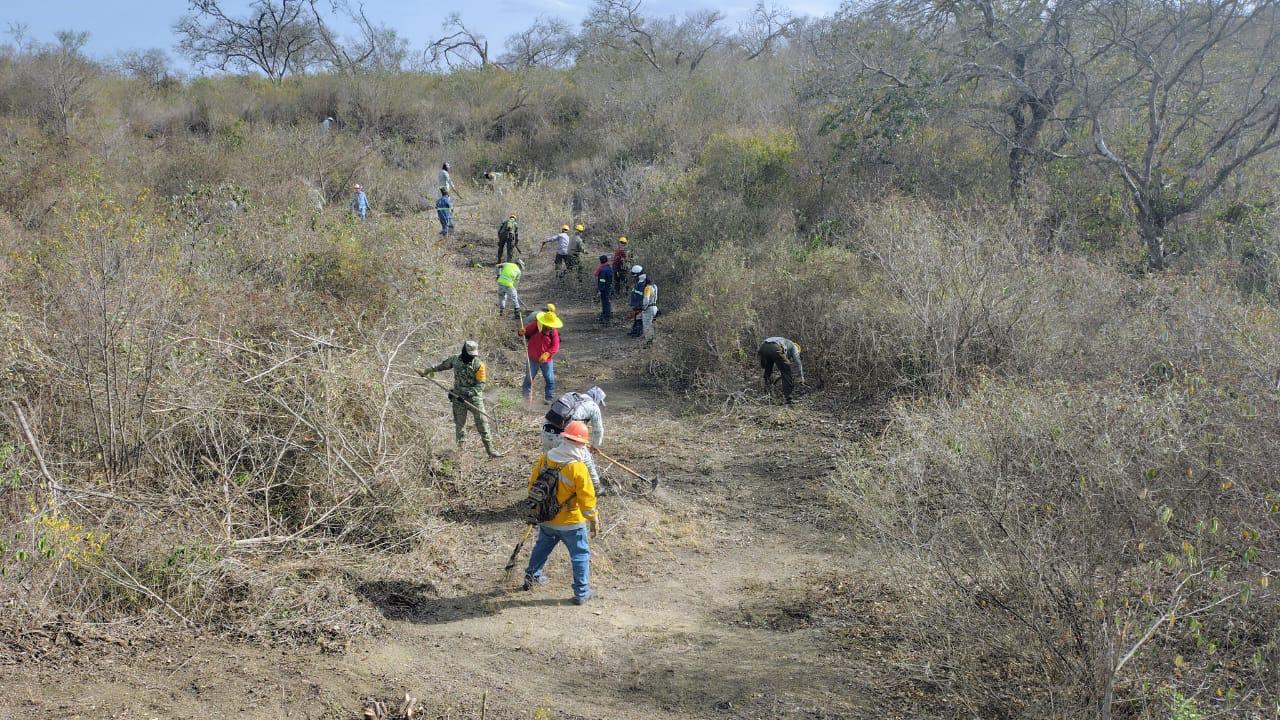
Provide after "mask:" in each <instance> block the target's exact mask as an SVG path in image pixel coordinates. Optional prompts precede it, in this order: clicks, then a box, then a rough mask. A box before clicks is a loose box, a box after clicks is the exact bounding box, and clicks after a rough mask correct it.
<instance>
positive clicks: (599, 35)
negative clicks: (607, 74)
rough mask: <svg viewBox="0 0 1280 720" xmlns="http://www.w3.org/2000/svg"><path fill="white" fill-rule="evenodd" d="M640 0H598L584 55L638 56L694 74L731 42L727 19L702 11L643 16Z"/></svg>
mask: <svg viewBox="0 0 1280 720" xmlns="http://www.w3.org/2000/svg"><path fill="white" fill-rule="evenodd" d="M640 5H641V0H596V2H595V4H594V5H592V6H591V10H590V11H589V12H588V13H587V17H586V19H585V20H583V21H582V29H583V38H582V40H583V45H582V48H583V51H584V52H586V53H587V54H590V53H593V52H599V51H608V52H613V53H634V54H636V55H639V57H640V58H641V59H642V60H644V62H646V63H647V64H648V65H649V66H650V67H652V68H653V69H654V70H657V71H659V72H665V71H666V70H669V69H673V68H679V67H681V66H684V67H685V68H687V69H688V71H689V72H691V73H692V72H694V71H695V70H697V69H698V66H699V65H701V64H702V62H703V61H704V60H706V58H707V57H708V55H709V54H710V53H711V51H712V50H714V49H715V48H717V47H719V46H721V45H724V44H726V43H727V42H728V39H727V38H726V37H725V34H724V32H723V31H722V29H721V27H720V23H721V22H722V21H723V20H724V15H722V14H721V13H719V12H717V11H713V10H698V11H695V12H692V13H689V14H687V15H685V16H683V17H676V18H668V19H665V20H657V19H653V18H650V17H647V16H645V15H642V14H641V13H640Z"/></svg>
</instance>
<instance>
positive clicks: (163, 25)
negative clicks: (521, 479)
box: [0, 0, 840, 60]
mask: <svg viewBox="0 0 1280 720" xmlns="http://www.w3.org/2000/svg"><path fill="white" fill-rule="evenodd" d="M364 4H365V9H366V11H367V13H368V15H369V17H370V19H372V20H374V21H375V22H381V23H385V24H387V25H389V26H391V27H394V28H395V29H396V30H398V31H399V32H400V34H401V35H403V36H405V37H407V38H408V39H409V42H410V46H411V47H412V48H413V49H415V50H416V49H421V48H422V47H424V46H425V45H426V43H427V42H429V41H430V40H431V39H433V37H434V36H435V35H436V34H437V31H438V30H439V29H440V23H441V21H443V20H444V18H445V17H446V16H447V15H448V14H449V13H450V12H454V11H457V12H458V13H460V14H461V15H462V19H463V21H465V22H466V23H467V24H468V26H471V27H473V28H474V29H475V30H477V31H478V32H481V33H484V34H485V35H486V36H487V37H488V39H489V42H490V46H491V47H495V48H497V47H501V45H502V42H503V40H505V39H506V37H507V36H508V35H510V34H511V33H513V32H516V31H517V30H520V29H522V28H524V27H527V26H528V25H529V24H530V23H531V22H532V21H533V20H534V19H535V18H537V17H538V16H540V15H558V16H560V17H563V18H565V19H566V20H569V21H570V22H572V23H575V24H576V23H577V22H579V21H580V20H581V19H582V16H583V15H584V14H585V13H586V10H587V7H588V5H589V2H588V1H582V2H567V1H566V0H489V1H485V0H476V1H474V2H468V3H444V2H428V1H427V0H364ZM773 4H776V5H779V6H783V7H789V8H791V10H792V11H793V12H795V13H796V14H798V15H805V14H807V15H824V14H828V13H831V12H834V11H835V10H836V9H838V8H839V5H840V2H839V0H773ZM248 5H249V0H226V6H227V7H228V8H232V7H246V6H248ZM754 5H755V2H754V0H730V1H729V2H718V3H717V2H710V3H704V2H699V0H692V2H690V1H689V0H685V2H679V1H676V0H647V1H646V2H645V3H644V4H643V5H642V6H641V10H642V12H644V13H645V14H649V15H672V14H677V13H683V12H686V11H688V10H692V9H697V8H700V7H707V8H715V9H718V10H720V11H721V12H723V13H725V15H727V16H728V18H729V22H730V24H731V25H732V24H736V23H737V22H738V21H739V20H740V19H742V18H744V17H746V16H747V15H748V14H749V13H750V11H751V8H752V7H753V6H754ZM186 8H187V3H186V1H185V0H47V2H31V1H30V0H26V1H23V0H0V29H4V28H5V27H7V26H8V24H9V23H22V24H24V25H27V26H28V28H29V29H28V36H29V37H31V38H32V39H36V40H51V39H52V38H53V34H54V33H55V32H56V31H58V30H87V31H88V32H89V34H90V35H89V45H88V51H89V52H90V54H92V55H94V56H96V57H102V58H105V57H110V56H112V55H114V54H115V53H116V52H117V51H119V50H127V49H132V48H136V49H147V48H154V47H158V48H161V49H163V50H165V51H167V52H168V53H169V54H170V55H171V56H172V55H175V53H174V51H173V44H174V36H173V30H172V26H173V21H174V20H176V19H177V18H178V17H179V16H181V15H182V14H183V13H184V12H185V11H186ZM176 59H177V58H176V57H175V60H176Z"/></svg>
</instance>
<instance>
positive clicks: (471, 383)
mask: <svg viewBox="0 0 1280 720" xmlns="http://www.w3.org/2000/svg"><path fill="white" fill-rule="evenodd" d="M478 349H479V346H478V345H477V344H476V341H475V340H468V341H466V342H464V343H463V344H462V352H461V353H460V354H458V355H456V356H453V357H449V358H445V359H444V360H443V361H441V362H440V364H439V365H436V366H435V367H432V368H428V369H426V370H419V371H418V374H419V375H421V376H422V377H430V376H431V375H433V374H435V373H437V372H441V371H444V370H453V389H452V390H450V391H449V400H450V401H451V402H452V403H453V427H454V437H456V438H457V440H458V446H459V447H461V446H462V440H463V438H465V437H466V435H467V430H466V425H467V414H468V413H470V414H471V415H472V417H473V418H474V419H475V424H476V430H477V431H478V432H479V433H480V440H481V441H482V442H483V443H484V449H485V452H487V453H489V457H499V455H500V454H501V453H498V452H497V451H495V450H494V449H493V438H492V437H491V436H490V435H489V418H488V417H487V415H486V411H485V409H484V383H485V381H486V380H488V372H487V370H485V366H484V363H483V362H482V361H481V360H480V358H479V357H478V356H477V355H476V351H477V350H478Z"/></svg>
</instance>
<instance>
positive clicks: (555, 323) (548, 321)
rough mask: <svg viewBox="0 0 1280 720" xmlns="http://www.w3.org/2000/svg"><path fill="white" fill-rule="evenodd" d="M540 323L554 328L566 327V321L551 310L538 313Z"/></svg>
mask: <svg viewBox="0 0 1280 720" xmlns="http://www.w3.org/2000/svg"><path fill="white" fill-rule="evenodd" d="M538 324H539V325H542V326H544V327H549V328H552V329H556V328H562V327H564V321H563V320H561V319H560V318H559V317H557V316H556V314H555V312H554V311H551V310H548V311H547V312H544V313H538Z"/></svg>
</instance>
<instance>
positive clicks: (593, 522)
mask: <svg viewBox="0 0 1280 720" xmlns="http://www.w3.org/2000/svg"><path fill="white" fill-rule="evenodd" d="M587 529H588V530H589V531H590V532H591V537H595V536H597V535H599V534H600V513H599V512H597V513H596V514H595V515H592V516H591V517H590V518H587Z"/></svg>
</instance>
